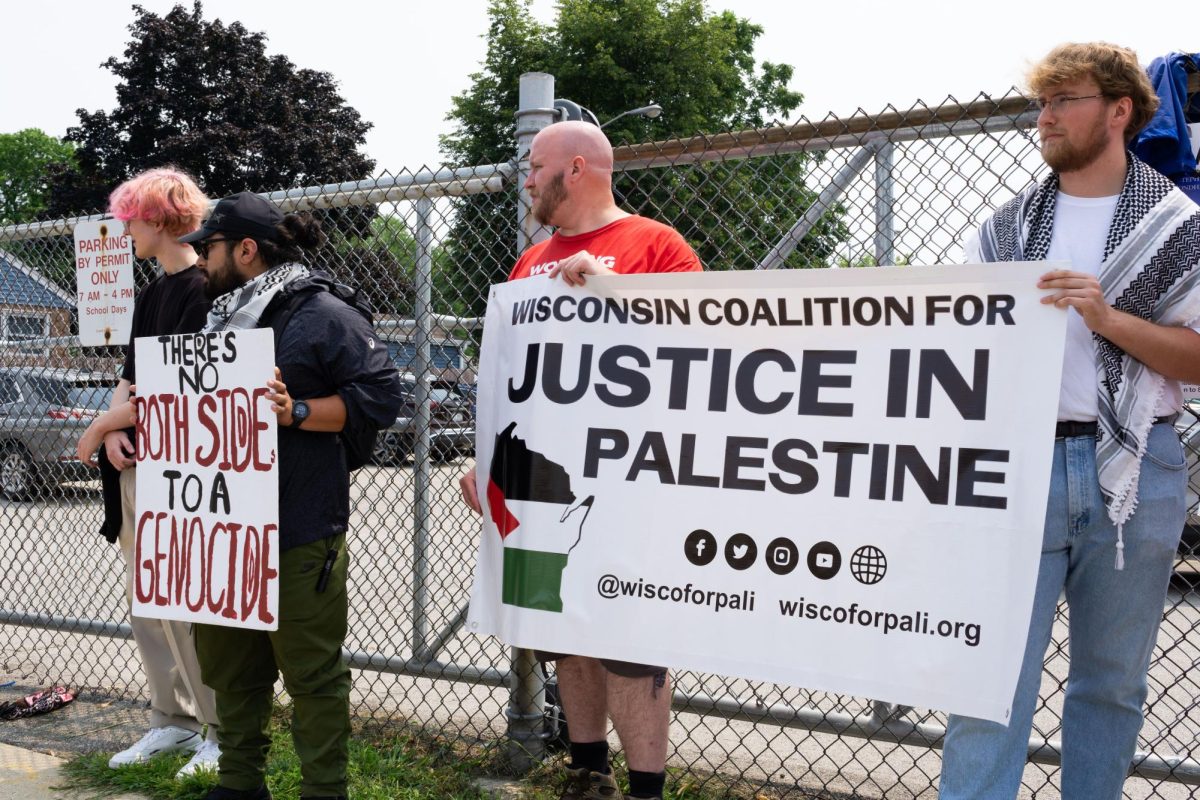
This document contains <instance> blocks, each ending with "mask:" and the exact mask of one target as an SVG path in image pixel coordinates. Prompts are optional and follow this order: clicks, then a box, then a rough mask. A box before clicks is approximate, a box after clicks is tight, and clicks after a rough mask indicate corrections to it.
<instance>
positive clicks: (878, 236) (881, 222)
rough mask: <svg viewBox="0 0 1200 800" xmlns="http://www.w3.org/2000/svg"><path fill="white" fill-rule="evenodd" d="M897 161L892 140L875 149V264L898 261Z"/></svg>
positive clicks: (886, 264) (888, 263) (883, 264)
mask: <svg viewBox="0 0 1200 800" xmlns="http://www.w3.org/2000/svg"><path fill="white" fill-rule="evenodd" d="M895 162H896V145H894V144H892V143H891V142H887V143H885V144H881V145H880V146H879V149H878V150H876V151H875V264H876V265H877V266H881V267H882V266H888V265H893V264H895V263H896V211H895V203H896V181H895V177H894V176H893V174H892V173H893V169H894V167H895Z"/></svg>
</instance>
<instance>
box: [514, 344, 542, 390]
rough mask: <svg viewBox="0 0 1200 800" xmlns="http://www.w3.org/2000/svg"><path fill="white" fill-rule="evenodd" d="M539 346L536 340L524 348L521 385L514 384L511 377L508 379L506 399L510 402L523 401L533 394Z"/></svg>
mask: <svg viewBox="0 0 1200 800" xmlns="http://www.w3.org/2000/svg"><path fill="white" fill-rule="evenodd" d="M541 348H542V346H541V345H540V344H539V343H537V342H532V343H531V344H530V345H529V346H528V347H526V348H525V371H524V376H523V377H522V378H521V387H520V388H517V387H516V386H514V385H513V380H512V378H509V379H508V401H509V402H510V403H524V402H525V401H526V400H528V399H529V398H530V397H532V396H533V388H534V386H535V385H537V373H538V358H539V354H540V352H541Z"/></svg>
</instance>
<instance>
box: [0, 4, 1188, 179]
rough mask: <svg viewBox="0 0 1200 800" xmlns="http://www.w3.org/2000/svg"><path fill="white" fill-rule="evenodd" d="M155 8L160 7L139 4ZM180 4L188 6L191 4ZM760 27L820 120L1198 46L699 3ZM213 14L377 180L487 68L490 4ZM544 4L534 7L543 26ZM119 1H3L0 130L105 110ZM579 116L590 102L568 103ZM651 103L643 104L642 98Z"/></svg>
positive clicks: (62, 123) (1106, 20)
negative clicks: (333, 83)
mask: <svg viewBox="0 0 1200 800" xmlns="http://www.w3.org/2000/svg"><path fill="white" fill-rule="evenodd" d="M141 5H143V6H144V7H146V8H148V9H150V10H152V11H155V12H158V13H165V12H166V11H168V10H169V9H170V8H171V6H172V5H174V3H173V2H171V0H141ZM189 6H190V4H189ZM709 7H710V8H712V9H715V10H720V9H724V8H728V9H730V10H732V11H734V12H736V13H737V14H739V15H740V16H743V17H746V18H748V19H750V20H751V21H753V22H755V23H757V24H759V25H761V26H762V27H763V28H764V33H763V35H762V37H761V38H760V39H759V44H758V49H757V53H756V54H757V57H758V59H759V60H760V61H764V60H765V61H774V62H784V63H788V64H791V65H792V66H794V67H795V70H796V72H795V77H794V79H793V85H792V88H793V89H795V90H798V91H800V92H802V93H803V94H804V95H805V102H804V105H803V106H802V107H801V108H800V113H802V114H804V115H805V116H807V117H809V118H814V119H820V118H822V117H825V116H826V115H827V114H829V113H831V112H832V113H835V114H837V115H847V114H849V113H851V112H853V111H854V110H855V109H856V108H859V107H861V108H864V109H866V110H867V111H870V112H877V111H881V110H883V109H884V107H885V106H887V105H888V104H891V105H894V106H896V107H897V108H901V109H903V108H908V107H910V106H912V105H913V104H914V103H916V102H917V101H919V100H920V101H924V102H926V103H929V104H937V103H940V102H941V101H942V100H944V99H945V98H946V96H947V95H954V96H955V97H956V98H959V99H962V100H969V99H972V98H974V97H975V96H977V95H978V94H979V93H980V92H985V93H989V94H1003V93H1004V92H1005V91H1006V90H1007V89H1008V87H1009V86H1011V85H1012V84H1014V83H1019V82H1020V80H1021V75H1022V73H1023V71H1024V68H1025V66H1026V65H1027V64H1028V62H1029V61H1030V60H1033V59H1036V58H1037V57H1039V56H1040V55H1042V54H1043V53H1044V52H1045V51H1046V50H1048V49H1049V48H1050V47H1051V46H1053V45H1054V44H1056V43H1058V42H1061V41H1065V40H1089V39H1105V40H1109V41H1115V42H1117V43H1120V44H1123V45H1126V46H1129V47H1133V48H1134V49H1135V50H1137V51H1138V54H1139V56H1140V58H1141V60H1142V62H1143V63H1149V62H1150V60H1151V59H1152V58H1154V57H1155V56H1158V55H1163V54H1165V53H1167V52H1169V51H1171V50H1188V51H1191V52H1196V51H1200V34H1193V35H1191V36H1190V38H1185V37H1186V36H1187V34H1186V33H1184V32H1185V31H1187V30H1190V29H1191V26H1190V25H1187V24H1186V23H1185V22H1184V20H1186V19H1187V16H1186V15H1183V16H1180V17H1179V18H1178V23H1179V24H1175V25H1172V24H1171V23H1170V20H1169V18H1168V17H1166V16H1164V15H1163V14H1162V13H1149V12H1150V9H1151V7H1150V6H1149V5H1142V6H1141V7H1142V8H1146V9H1147V11H1148V13H1147V14H1145V15H1143V16H1139V15H1138V14H1137V13H1136V9H1137V8H1139V6H1138V5H1137V4H1133V5H1131V4H1129V3H1118V2H1116V1H1115V0H1098V1H1097V2H1090V3H1086V4H1084V3H1077V2H1068V3H1054V2H1050V0H1006V2H1003V3H994V4H984V3H974V2H972V3H963V2H941V1H940V0H857V2H846V1H845V0H842V1H841V2H819V3H816V2H799V1H798V0H726V2H719V0H710V2H709ZM204 8H205V14H206V16H208V17H209V18H211V17H219V18H221V19H222V20H224V21H226V22H229V21H233V20H238V21H240V22H242V23H243V24H244V25H245V26H246V27H247V28H249V29H250V30H252V31H262V32H264V33H266V35H267V38H268V45H267V46H268V50H269V51H270V52H273V53H284V54H285V55H287V56H288V57H289V58H290V59H291V60H292V61H293V62H294V63H295V64H297V65H299V66H301V67H308V68H313V69H319V70H325V71H328V72H330V73H332V74H333V76H334V78H335V79H336V80H337V81H338V83H339V85H340V89H341V93H342V96H343V97H344V98H345V99H346V101H347V102H348V103H350V105H352V106H354V107H355V108H357V109H358V111H359V112H360V113H361V114H362V115H363V117H364V118H365V119H366V120H368V121H370V122H372V123H374V125H375V127H374V128H373V129H372V130H371V132H370V133H369V134H368V138H367V145H366V149H367V152H368V154H369V155H370V156H371V157H373V158H374V159H375V160H376V162H377V168H378V169H389V170H392V171H396V170H399V169H402V168H409V169H415V168H416V167H419V166H421V165H424V164H432V163H437V161H438V149H437V137H438V135H439V134H441V133H445V132H446V131H447V129H448V123H447V122H446V121H445V116H446V113H447V111H448V110H449V108H450V98H451V97H452V96H453V95H455V94H457V93H459V92H461V91H463V90H464V89H465V88H466V87H467V86H468V85H469V83H470V77H469V76H470V74H471V73H472V72H474V71H476V70H478V68H479V63H480V61H481V59H482V58H483V54H484V50H485V45H486V43H485V41H484V39H483V35H484V34H485V33H486V30H487V16H486V8H487V3H486V0H437V1H436V2H428V1H427V0H426V1H424V2H413V0H393V2H391V3H381V2H378V0H372V1H371V2H367V0H336V2H319V3H318V2H310V0H288V1H287V2H282V1H281V0H252V1H251V0H208V2H206V3H205V4H204ZM554 8H555V3H554V0H534V3H533V9H534V13H535V14H536V15H537V16H538V17H539V18H540V19H542V20H544V21H550V20H551V19H552V18H553V15H554ZM132 19H133V12H132V9H131V4H130V3H128V2H116V1H114V0H57V2H55V3H53V4H52V5H49V6H43V5H41V4H37V3H30V2H22V3H10V4H6V5H5V9H4V27H5V32H6V35H5V37H4V45H3V47H0V132H11V131H15V130H20V129H22V128H27V127H36V128H41V129H43V130H45V131H46V132H47V133H51V134H53V135H56V136H61V135H62V134H63V133H64V132H65V131H66V129H67V127H68V126H70V125H72V124H74V123H75V122H76V116H75V109H77V108H86V109H88V110H96V109H111V108H112V107H113V105H114V103H115V91H114V86H115V80H114V77H113V75H112V74H111V73H110V72H108V71H107V70H104V69H101V68H100V66H99V65H100V63H101V62H102V61H104V60H105V59H106V58H108V57H109V56H112V55H119V54H120V53H122V52H123V50H124V47H125V44H126V42H127V40H128V31H127V30H126V26H128V25H129V23H130V22H131V21H132ZM571 99H573V100H576V101H577V102H580V103H582V104H584V105H587V104H588V98H586V97H575V98H571ZM652 99H655V98H646V100H652Z"/></svg>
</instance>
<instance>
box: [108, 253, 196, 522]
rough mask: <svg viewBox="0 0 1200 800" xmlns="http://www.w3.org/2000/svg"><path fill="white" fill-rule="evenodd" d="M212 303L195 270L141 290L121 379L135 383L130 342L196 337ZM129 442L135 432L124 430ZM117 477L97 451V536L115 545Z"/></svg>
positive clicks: (118, 514) (163, 277)
mask: <svg viewBox="0 0 1200 800" xmlns="http://www.w3.org/2000/svg"><path fill="white" fill-rule="evenodd" d="M210 305H211V303H210V302H209V301H208V298H207V297H205V296H204V275H203V273H201V272H200V270H198V269H196V267H195V266H191V267H185V268H184V269H181V270H180V271H179V272H176V273H174V274H173V275H168V274H167V273H166V272H164V273H162V274H161V275H159V276H158V277H156V278H155V279H154V280H152V281H150V283H149V284H148V285H147V286H146V288H145V289H143V290H142V292H141V294H139V295H138V296H137V298H136V299H135V300H134V303H133V325H132V331H131V332H130V335H129V347H128V348H127V349H126V352H125V366H124V367H123V368H122V370H121V377H122V378H124V379H125V380H127V381H129V382H130V383H134V382H135V377H134V376H135V373H134V352H133V351H134V347H133V340H134V339H136V338H138V337H139V336H162V335H164V334H168V333H196V332H197V331H199V330H200V329H201V328H203V327H204V323H205V321H206V320H207V319H208V308H209V306H210ZM126 433H128V434H129V439H130V441H133V439H134V429H133V428H127V429H126ZM119 477H120V473H119V472H117V469H116V467H114V466H112V464H110V463H109V462H108V456H107V455H105V451H104V448H103V447H101V448H100V485H101V491H102V495H103V498H104V520H103V521H102V522H101V523H100V533H101V535H102V536H104V538H106V539H108V541H110V542H115V541H116V540H117V538H118V536H119V534H120V531H121V519H122V513H121V486H120V482H119Z"/></svg>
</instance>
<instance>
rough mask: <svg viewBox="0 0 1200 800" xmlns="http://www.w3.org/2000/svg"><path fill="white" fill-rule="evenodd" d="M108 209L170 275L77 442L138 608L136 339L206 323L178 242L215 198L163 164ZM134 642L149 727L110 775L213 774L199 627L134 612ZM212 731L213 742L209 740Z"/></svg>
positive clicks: (136, 308) (139, 313)
mask: <svg viewBox="0 0 1200 800" xmlns="http://www.w3.org/2000/svg"><path fill="white" fill-rule="evenodd" d="M109 211H110V213H111V214H112V216H113V217H115V218H116V219H119V220H121V221H122V222H124V223H125V224H126V225H127V228H128V231H129V234H130V236H131V238H132V239H133V248H134V255H136V256H137V257H138V258H141V259H154V261H156V262H157V263H158V266H159V267H161V269H162V271H161V272H160V273H159V274H158V275H157V276H156V277H155V278H154V279H153V280H152V281H150V283H149V284H148V285H147V286H146V288H144V289H143V290H142V291H141V293H140V294H139V295H138V297H137V299H136V300H135V301H134V305H133V326H132V332H131V335H130V339H129V347H128V349H127V351H126V355H125V364H124V367H123V368H122V370H121V379H120V381H119V382H118V383H117V386H116V389H115V390H114V392H113V398H112V402H111V404H110V407H109V410H108V411H107V412H105V413H104V414H102V415H101V416H99V417H97V418H96V419H95V420H94V421H93V422H92V424H91V425H90V426H88V429H87V430H86V431H85V432H84V434H83V436H82V438H81V439H80V440H79V444H78V448H77V450H78V455H79V459H80V461H83V462H84V463H87V464H91V465H92V466H98V467H99V468H100V470H101V477H102V483H103V485H104V495H105V504H104V505H105V514H104V523H103V525H102V528H101V531H102V533H103V534H104V535H105V538H107V539H108V540H109V541H110V542H112V541H118V540H119V541H120V543H121V553H122V554H123V555H124V557H125V595H126V599H127V600H129V601H131V598H132V596H133V593H132V586H133V577H134V566H135V565H134V559H133V543H134V492H135V489H136V487H137V479H136V477H135V475H134V468H135V467H136V466H137V464H136V463H135V459H134V445H133V440H132V435H133V430H132V429H131V428H130V427H129V425H130V420H131V419H132V409H131V403H130V401H129V395H130V386H131V385H132V384H133V383H134V382H135V368H136V364H135V361H134V350H133V341H134V339H136V338H137V337H139V336H162V335H166V334H176V333H195V332H197V331H199V330H200V329H201V328H202V327H203V326H204V322H205V320H206V319H207V316H208V309H209V302H208V300H207V298H206V297H205V294H204V275H203V273H201V272H200V270H198V269H197V268H196V266H195V264H196V258H197V257H196V252H195V250H194V249H193V248H192V246H191V245H188V244H181V243H180V242H179V241H178V238H179V237H180V236H183V235H185V234H187V233H191V232H192V231H194V230H196V229H197V228H199V227H200V222H201V220H202V219H203V218H204V215H205V214H206V213H207V211H208V198H207V197H205V195H204V193H203V192H202V191H200V187H198V186H197V185H196V182H195V181H194V180H192V178H191V177H189V176H188V175H186V174H185V173H183V172H180V171H179V170H177V169H173V168H170V167H162V168H158V169H151V170H147V171H146V172H143V173H141V174H139V175H136V176H134V177H133V178H131V179H129V180H127V181H125V182H124V183H122V184H121V185H120V186H118V187H117V188H116V190H115V191H113V193H112V195H111V196H110V197H109ZM130 626H131V627H132V628H133V639H134V642H135V643H136V644H137V647H138V652H139V653H140V654H141V657H142V665H143V667H144V668H145V671H146V679H147V682H148V683H149V685H150V730H149V731H148V732H147V733H146V735H145V736H143V737H142V738H141V739H140V740H139V741H137V742H136V743H134V744H133V745H131V746H130V747H128V748H126V749H125V750H122V751H121V752H119V753H117V754H116V755H114V756H113V757H112V759H111V760H109V762H108V765H109V766H110V767H112V768H114V769H115V768H117V767H121V766H124V765H126V764H136V763H140V762H142V761H146V760H147V759H149V758H151V757H153V756H156V755H160V754H165V753H171V752H178V751H184V752H191V753H192V758H191V760H190V761H188V762H187V764H185V765H184V766H183V768H182V769H180V770H179V772H178V774H177V776H176V777H183V776H186V775H190V774H192V773H194V772H197V771H199V770H202V769H209V770H215V769H216V768H217V760H218V758H219V757H220V747H219V745H218V741H217V713H216V700H215V698H214V696H213V690H212V689H210V688H208V687H207V686H205V685H204V683H203V682H202V681H201V679H200V666H199V664H198V663H197V661H196V646H195V643H194V641H193V639H192V636H191V625H190V624H189V623H186V622H176V621H172V620H158V619H148V618H142V617H137V616H134V615H133V614H132V613H130ZM205 725H207V726H208V733H207V737H206V736H205V734H204V733H203V731H204V726H205Z"/></svg>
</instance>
